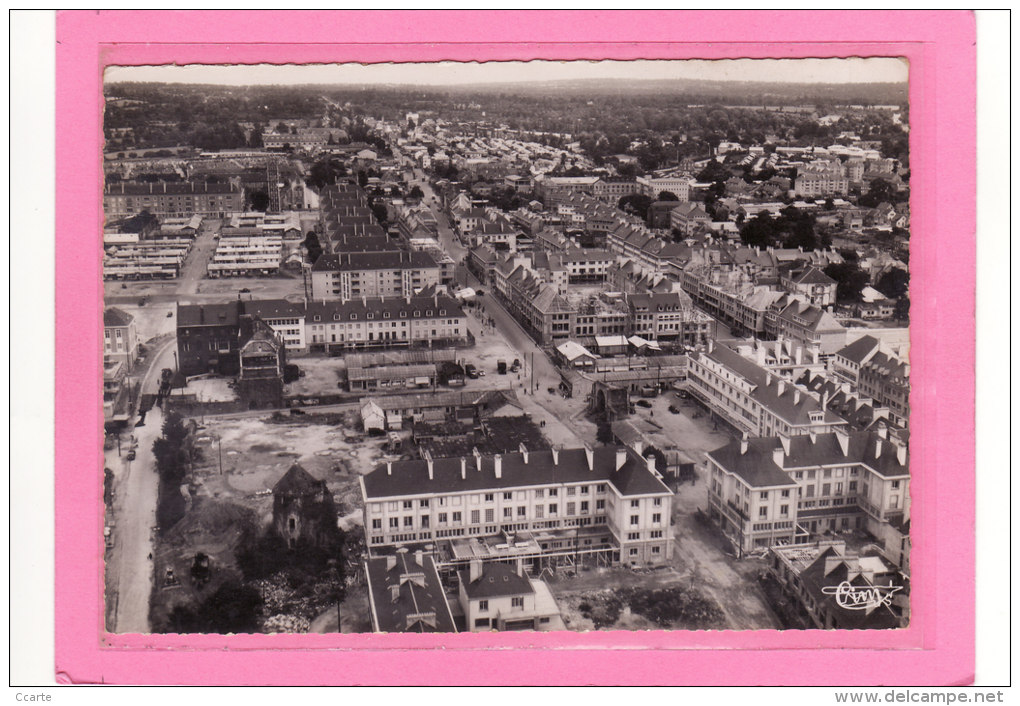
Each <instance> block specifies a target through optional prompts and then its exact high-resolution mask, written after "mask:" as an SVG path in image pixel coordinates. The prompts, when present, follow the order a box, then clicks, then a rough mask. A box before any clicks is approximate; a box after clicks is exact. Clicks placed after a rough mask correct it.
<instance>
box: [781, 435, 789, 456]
mask: <svg viewBox="0 0 1020 706" xmlns="http://www.w3.org/2000/svg"><path fill="white" fill-rule="evenodd" d="M779 443H780V444H782V446H783V453H784V454H786V455H789V454H790V437H789V436H787V435H786V434H779Z"/></svg>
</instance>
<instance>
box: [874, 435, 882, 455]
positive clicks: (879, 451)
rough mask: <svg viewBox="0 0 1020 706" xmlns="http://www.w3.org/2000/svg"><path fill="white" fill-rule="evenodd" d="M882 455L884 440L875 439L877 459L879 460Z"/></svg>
mask: <svg viewBox="0 0 1020 706" xmlns="http://www.w3.org/2000/svg"><path fill="white" fill-rule="evenodd" d="M881 455H882V440H881V439H875V458H879V457H880V456H881Z"/></svg>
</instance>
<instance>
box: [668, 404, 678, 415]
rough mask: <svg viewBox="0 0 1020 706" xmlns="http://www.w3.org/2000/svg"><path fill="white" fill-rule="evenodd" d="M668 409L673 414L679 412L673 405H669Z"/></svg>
mask: <svg viewBox="0 0 1020 706" xmlns="http://www.w3.org/2000/svg"><path fill="white" fill-rule="evenodd" d="M669 411H670V412H671V413H673V414H680V410H679V409H677V408H676V407H674V406H673V405H670V406H669Z"/></svg>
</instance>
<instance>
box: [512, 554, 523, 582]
mask: <svg viewBox="0 0 1020 706" xmlns="http://www.w3.org/2000/svg"><path fill="white" fill-rule="evenodd" d="M514 570H515V571H516V572H517V575H518V576H520V577H521V578H524V559H522V558H521V557H517V562H516V563H515V565H514Z"/></svg>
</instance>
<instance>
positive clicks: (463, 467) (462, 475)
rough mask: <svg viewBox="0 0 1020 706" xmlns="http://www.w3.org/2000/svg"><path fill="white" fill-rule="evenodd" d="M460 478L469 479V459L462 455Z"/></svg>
mask: <svg viewBox="0 0 1020 706" xmlns="http://www.w3.org/2000/svg"><path fill="white" fill-rule="evenodd" d="M460 479H461V480H467V459H466V458H464V457H463V456H461V457H460Z"/></svg>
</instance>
